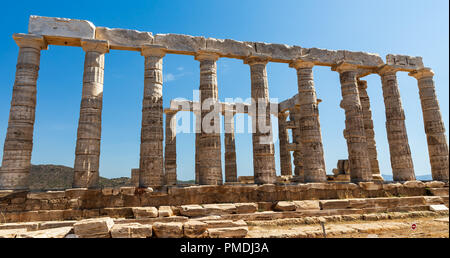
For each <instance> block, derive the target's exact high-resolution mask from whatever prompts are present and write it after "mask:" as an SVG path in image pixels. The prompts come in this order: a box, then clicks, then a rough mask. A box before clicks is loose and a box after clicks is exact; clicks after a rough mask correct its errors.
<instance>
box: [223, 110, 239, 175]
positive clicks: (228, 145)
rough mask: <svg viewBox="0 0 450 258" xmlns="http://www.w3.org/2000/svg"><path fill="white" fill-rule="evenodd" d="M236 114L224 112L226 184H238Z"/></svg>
mask: <svg viewBox="0 0 450 258" xmlns="http://www.w3.org/2000/svg"><path fill="white" fill-rule="evenodd" d="M234 114H235V113H234V112H233V111H230V112H228V111H225V112H224V124H225V182H237V165H236V144H235V138H234Z"/></svg>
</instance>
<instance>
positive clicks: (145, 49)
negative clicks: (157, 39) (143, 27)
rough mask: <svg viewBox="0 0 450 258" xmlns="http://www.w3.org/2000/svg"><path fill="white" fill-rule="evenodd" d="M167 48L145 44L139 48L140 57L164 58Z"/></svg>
mask: <svg viewBox="0 0 450 258" xmlns="http://www.w3.org/2000/svg"><path fill="white" fill-rule="evenodd" d="M166 51H167V48H166V47H164V46H161V45H154V44H145V45H142V46H141V56H145V57H147V56H157V57H164V56H165V55H166Z"/></svg>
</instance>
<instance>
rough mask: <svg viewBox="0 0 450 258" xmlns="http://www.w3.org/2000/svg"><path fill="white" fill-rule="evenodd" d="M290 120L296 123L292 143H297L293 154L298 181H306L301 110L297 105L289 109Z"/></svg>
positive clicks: (293, 128)
mask: <svg viewBox="0 0 450 258" xmlns="http://www.w3.org/2000/svg"><path fill="white" fill-rule="evenodd" d="M289 120H290V121H291V123H293V124H294V127H292V128H291V129H292V143H293V144H295V146H296V147H295V149H294V150H293V154H292V156H293V157H294V175H295V176H296V177H297V181H298V182H302V183H304V182H305V171H304V170H303V161H302V152H301V151H302V142H301V140H300V138H301V137H300V135H301V133H300V127H299V126H298V125H299V123H300V110H299V108H298V107H297V106H295V107H292V108H291V109H289Z"/></svg>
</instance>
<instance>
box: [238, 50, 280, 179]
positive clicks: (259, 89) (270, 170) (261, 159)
mask: <svg viewBox="0 0 450 258" xmlns="http://www.w3.org/2000/svg"><path fill="white" fill-rule="evenodd" d="M267 62H268V59H267V58H266V57H259V56H252V57H248V58H246V59H245V60H244V63H245V64H248V65H249V66H250V73H251V87H252V88H251V97H252V104H254V105H255V104H256V105H255V108H254V110H255V114H253V115H252V123H253V125H252V128H253V129H254V130H253V132H252V140H253V170H254V171H253V172H254V181H255V183H256V184H273V183H275V182H276V170H275V154H274V153H275V150H274V145H273V141H270V140H269V139H268V138H269V137H270V136H271V135H272V134H271V131H270V130H271V128H272V123H271V118H270V112H269V109H270V105H269V85H268V81H267V71H266V65H267ZM260 106H263V107H264V106H265V107H266V111H265V114H260V112H259V109H260V108H259V107H260ZM264 118H265V122H266V123H265V127H267V128H270V130H269V132H266V131H267V130H263V128H261V127H260V120H261V119H264ZM264 129H265V128H264Z"/></svg>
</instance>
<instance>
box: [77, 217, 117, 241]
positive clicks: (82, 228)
mask: <svg viewBox="0 0 450 258" xmlns="http://www.w3.org/2000/svg"><path fill="white" fill-rule="evenodd" d="M113 226H114V221H113V220H112V219H111V218H96V219H86V220H81V221H79V222H77V223H75V224H74V225H73V229H74V232H75V235H78V236H79V237H81V238H91V237H93V238H97V237H106V238H108V237H110V232H109V231H110V230H111V228H112V227H113Z"/></svg>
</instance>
